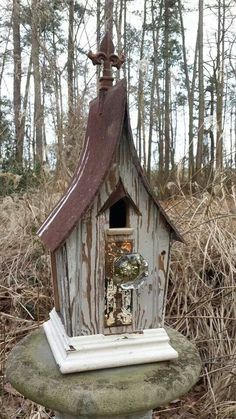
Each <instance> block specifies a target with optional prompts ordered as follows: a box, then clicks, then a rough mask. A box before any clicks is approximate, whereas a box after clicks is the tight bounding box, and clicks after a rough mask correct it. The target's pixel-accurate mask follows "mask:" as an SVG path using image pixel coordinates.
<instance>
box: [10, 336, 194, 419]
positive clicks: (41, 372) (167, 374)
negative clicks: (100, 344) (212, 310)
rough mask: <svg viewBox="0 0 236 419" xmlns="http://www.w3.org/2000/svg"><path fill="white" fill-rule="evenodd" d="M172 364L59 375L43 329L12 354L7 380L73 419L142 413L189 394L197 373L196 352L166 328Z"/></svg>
mask: <svg viewBox="0 0 236 419" xmlns="http://www.w3.org/2000/svg"><path fill="white" fill-rule="evenodd" d="M167 332H168V335H169V336H170V339H171V345H172V346H173V348H174V349H176V350H177V352H178V354H179V357H178V359H176V360H172V361H166V362H158V363H155V364H144V365H135V366H129V367H120V368H110V369H105V370H99V371H89V372H83V373H73V374H67V375H62V374H61V373H60V371H59V369H58V367H57V365H56V363H55V361H54V358H53V355H52V353H51V350H50V348H49V345H48V342H47V339H46V337H45V334H44V331H43V329H42V328H40V329H39V330H37V331H36V332H33V333H31V334H30V335H29V336H27V337H26V338H24V339H23V340H22V341H21V342H20V343H19V344H18V345H17V346H16V347H15V348H14V349H13V351H12V352H11V354H10V356H9V358H8V362H7V379H8V380H9V381H10V383H11V384H12V385H13V387H14V388H15V389H17V390H18V391H19V392H20V393H21V394H23V395H24V396H25V397H27V398H29V399H30V400H33V401H34V402H36V403H39V404H41V405H43V406H46V407H48V408H51V409H53V410H56V411H59V412H64V413H66V414H68V415H73V416H82V417H83V416H91V417H98V416H113V415H121V416H122V415H130V414H135V412H145V411H148V410H151V409H153V408H155V407H158V406H162V405H166V404H168V403H169V402H170V401H172V400H175V399H177V398H179V397H180V396H182V395H184V394H185V393H187V392H188V391H189V390H190V388H191V387H192V386H193V385H194V384H195V383H196V381H197V380H198V378H199V375H200V370H201V360H200V357H199V353H198V350H197V348H196V347H195V346H194V345H193V344H192V343H191V342H189V341H188V340H187V339H186V338H185V337H184V336H182V335H181V334H180V333H178V332H176V331H174V330H172V329H167Z"/></svg>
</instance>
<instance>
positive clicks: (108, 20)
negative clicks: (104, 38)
mask: <svg viewBox="0 0 236 419" xmlns="http://www.w3.org/2000/svg"><path fill="white" fill-rule="evenodd" d="M107 31H108V32H110V35H111V37H112V35H113V0H105V32H107Z"/></svg>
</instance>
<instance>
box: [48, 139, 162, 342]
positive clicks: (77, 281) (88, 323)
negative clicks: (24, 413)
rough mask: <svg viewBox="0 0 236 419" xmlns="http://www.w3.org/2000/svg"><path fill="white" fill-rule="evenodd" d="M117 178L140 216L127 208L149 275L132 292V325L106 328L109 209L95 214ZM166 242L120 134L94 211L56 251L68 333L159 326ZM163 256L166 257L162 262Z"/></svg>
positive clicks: (62, 308) (114, 185) (76, 333)
mask: <svg viewBox="0 0 236 419" xmlns="http://www.w3.org/2000/svg"><path fill="white" fill-rule="evenodd" d="M120 178H121V180H122V182H123V184H124V187H125V189H126V190H127V192H128V193H129V195H130V196H131V198H132V199H133V201H134V202H135V204H136V205H137V207H138V208H139V210H140V212H141V215H137V213H136V212H135V211H134V209H133V208H130V211H129V218H130V220H129V223H130V227H132V228H133V229H134V233H133V236H132V239H133V240H134V251H136V252H139V253H140V254H141V255H142V256H143V257H144V258H145V259H146V260H147V261H148V263H149V277H148V279H147V281H146V283H145V285H144V286H142V287H141V288H140V289H139V290H137V291H133V310H134V322H133V325H132V327H131V326H121V327H120V326H119V327H117V328H114V327H112V328H110V329H109V328H104V292H105V287H104V277H105V272H104V266H105V240H106V230H107V229H108V228H109V209H107V210H106V211H104V212H103V213H102V214H100V215H98V213H99V211H100V209H101V208H102V206H103V205H104V203H105V202H106V201H107V199H108V197H109V196H110V194H111V193H112V192H113V191H114V189H115V187H116V185H117V183H118V182H119V179H120ZM78 205H79V203H78ZM169 240H170V238H169V228H168V227H167V226H166V225H165V223H164V221H163V220H162V217H161V216H160V214H159V210H158V209H157V207H156V205H155V204H154V203H153V201H152V199H151V197H150V196H149V194H148V193H147V191H146V189H145V188H144V186H143V183H142V181H141V178H140V177H139V175H138V173H137V170H136V168H135V166H134V165H133V162H132V158H131V154H130V150H129V146H128V142H127V139H126V138H125V136H123V138H122V141H121V143H120V146H119V150H118V151H117V156H116V159H115V162H114V164H113V165H112V168H111V170H110V173H109V175H108V176H107V179H106V180H105V181H104V183H103V185H102V187H101V189H100V191H99V193H98V195H97V197H96V198H95V200H94V203H93V205H92V207H91V208H90V210H89V211H88V212H87V214H86V215H85V217H84V218H83V220H82V221H81V222H80V223H79V225H78V226H77V227H76V228H75V229H74V230H73V231H72V233H71V235H70V236H69V237H68V239H67V240H66V242H65V244H64V245H63V246H62V247H61V248H60V249H59V250H58V251H57V252H56V263H57V278H58V283H59V287H58V288H59V289H58V294H59V304H60V307H61V310H60V313H61V316H62V319H63V322H64V324H65V326H66V330H67V333H68V334H70V335H71V334H72V335H74V336H75V335H86V334H96V333H116V332H124V331H132V330H135V331H136V330H142V329H145V328H155V327H158V326H159V325H160V324H161V321H162V310H163V299H164V294H165V281H166V270H167V260H168V254H169ZM162 252H165V255H164V258H162V259H163V260H161V263H160V255H161V253H162ZM162 262H163V263H164V268H163V263H162ZM159 265H160V266H159ZM159 268H160V271H159ZM163 275H164V279H163ZM65 307H69V309H67V310H66V308H65ZM111 329H112V330H111Z"/></svg>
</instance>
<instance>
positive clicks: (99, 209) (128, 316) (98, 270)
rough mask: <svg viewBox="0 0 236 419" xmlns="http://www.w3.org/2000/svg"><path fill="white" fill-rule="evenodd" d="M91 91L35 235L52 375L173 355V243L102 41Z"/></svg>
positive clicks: (115, 62)
mask: <svg viewBox="0 0 236 419" xmlns="http://www.w3.org/2000/svg"><path fill="white" fill-rule="evenodd" d="M89 57H90V58H91V59H92V61H93V63H94V64H103V66H104V69H103V76H102V77H101V80H100V85H101V86H100V92H99V96H98V98H97V99H95V100H94V101H93V102H92V103H91V105H90V111H89V116H88V123H87V131H86V136H85V141H84V146H83V151H82V153H81V156H80V159H79V163H78V167H77V169H76V172H75V174H74V177H73V179H72V182H71V184H70V186H69V188H68V189H67V191H66V192H65V194H64V196H63V197H62V198H61V200H60V201H59V203H58V204H57V206H56V207H55V208H54V210H53V211H52V212H51V214H50V215H49V217H48V218H47V219H46V221H45V222H44V224H43V225H42V227H41V228H40V230H39V236H40V237H41V239H42V240H43V242H44V243H45V245H46V246H48V248H49V249H50V251H51V255H52V274H53V285H54V295H55V308H54V309H53V310H52V312H51V313H50V320H49V321H48V322H46V323H45V324H44V328H45V332H46V335H47V338H48V341H49V343H50V346H51V349H52V351H53V354H54V357H55V359H56V362H57V364H58V365H59V367H60V370H61V372H63V373H68V372H75V371H83V370H90V369H99V368H107V367H114V366H120V365H130V364H140V363H141V364H142V363H146V362H154V361H160V360H168V359H172V358H176V357H177V353H176V351H175V350H174V349H173V348H172V347H171V345H170V343H169V338H168V335H167V333H166V331H165V329H164V328H163V310H164V305H165V297H166V287H167V274H168V260H169V251H170V243H171V241H172V240H181V237H180V236H179V233H178V232H177V230H176V229H175V227H174V226H173V224H172V223H171V222H170V220H169V218H168V217H167V215H166V214H165V212H164V210H163V209H162V208H161V206H160V204H159V202H158V201H157V199H156V198H155V197H154V196H153V193H152V191H151V189H150V186H149V184H148V182H147V179H146V177H145V175H144V173H143V170H142V168H141V165H140V162H139V160H138V157H137V154H136V150H135V148H134V145H133V140H132V133H131V129H130V123H129V113H128V108H127V94H126V84H125V81H120V82H118V83H117V84H116V85H115V86H113V87H112V80H113V78H112V76H111V66H116V67H117V68H119V67H120V65H121V64H122V62H123V61H124V60H123V57H118V56H116V55H115V54H114V47H113V44H112V41H111V39H110V36H109V34H108V33H107V34H106V35H105V38H104V39H103V41H102V44H101V51H100V52H99V53H98V54H92V53H90V54H89Z"/></svg>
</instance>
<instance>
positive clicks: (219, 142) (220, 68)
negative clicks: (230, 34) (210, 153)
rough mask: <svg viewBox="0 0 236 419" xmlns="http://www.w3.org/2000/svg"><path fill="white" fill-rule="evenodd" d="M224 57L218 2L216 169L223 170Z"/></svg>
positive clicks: (222, 15)
mask: <svg viewBox="0 0 236 419" xmlns="http://www.w3.org/2000/svg"><path fill="white" fill-rule="evenodd" d="M224 55H225V0H223V1H222V0H218V39H217V60H216V62H217V67H216V71H217V77H216V127H217V128H216V169H219V170H222V168H223V95H224Z"/></svg>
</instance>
